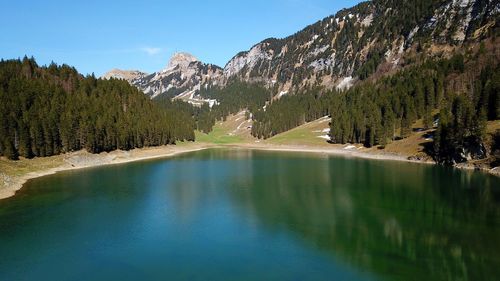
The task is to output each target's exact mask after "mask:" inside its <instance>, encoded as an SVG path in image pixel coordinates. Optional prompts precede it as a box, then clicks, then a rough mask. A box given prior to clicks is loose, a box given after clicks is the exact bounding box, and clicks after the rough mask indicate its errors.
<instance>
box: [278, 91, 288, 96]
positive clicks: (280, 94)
mask: <svg viewBox="0 0 500 281" xmlns="http://www.w3.org/2000/svg"><path fill="white" fill-rule="evenodd" d="M287 94H288V91H281V92H280V93H279V94H278V98H281V97H282V96H284V95H287Z"/></svg>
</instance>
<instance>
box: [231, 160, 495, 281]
mask: <svg viewBox="0 0 500 281" xmlns="http://www.w3.org/2000/svg"><path fill="white" fill-rule="evenodd" d="M257 154H258V157H255V158H256V159H259V160H256V161H253V160H252V163H253V165H254V169H252V170H253V184H252V188H246V189H239V188H233V189H230V191H231V193H232V197H233V199H234V200H235V201H236V202H235V203H234V205H236V206H239V208H240V209H244V211H246V212H248V210H249V211H250V212H251V213H252V214H255V215H256V216H257V218H258V219H259V221H260V222H261V223H262V224H264V225H265V226H266V227H268V228H270V229H275V230H279V229H283V228H286V229H288V230H291V231H293V232H294V233H297V234H299V235H300V236H301V237H302V238H303V239H304V240H305V241H307V242H308V243H309V244H310V245H313V246H314V247H316V248H318V249H321V250H324V251H328V252H330V253H332V254H333V255H335V256H337V257H341V258H342V259H343V260H345V261H348V262H350V263H353V264H356V265H358V266H361V267H363V268H368V269H369V270H370V271H372V272H376V273H378V274H380V275H381V276H383V277H385V278H387V279H394V280H422V279H427V280H429V279H430V280H487V279H491V277H492V276H500V269H499V268H498V264H499V261H500V260H499V254H498V253H499V252H500V243H499V242H500V236H499V234H500V231H499V226H500V225H499V223H500V221H499V219H500V209H499V202H498V201H499V200H498V199H499V190H498V188H499V187H500V185H499V181H498V179H497V178H493V177H488V176H484V175H481V174H478V173H469V172H463V171H457V170H453V169H445V168H439V167H432V166H424V165H413V164H407V163H397V162H373V161H366V160H359V159H343V158H335V157H332V158H327V159H325V158H322V159H318V158H314V157H312V158H311V156H310V155H302V156H300V155H299V156H297V155H295V156H290V155H280V157H275V156H276V155H273V154H266V153H264V152H262V155H261V154H260V153H257ZM231 180H232V181H233V182H231V183H230V185H233V186H238V185H239V184H240V183H239V182H240V179H239V175H236V176H234V177H233V178H231ZM495 184H496V186H495Z"/></svg>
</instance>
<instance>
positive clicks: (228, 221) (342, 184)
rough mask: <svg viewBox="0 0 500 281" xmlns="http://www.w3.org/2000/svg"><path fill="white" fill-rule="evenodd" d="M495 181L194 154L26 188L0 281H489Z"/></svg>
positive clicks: (496, 211)
mask: <svg viewBox="0 0 500 281" xmlns="http://www.w3.org/2000/svg"><path fill="white" fill-rule="evenodd" d="M499 279H500V179H498V178H495V177H492V176H488V175H485V174H481V173H472V172H464V171H457V170H453V169H446V168H442V167H434V166H428V165H418V164H409V163H399V162H390V161H371V160H363V159H349V158H342V157H333V156H321V155H314V154H304V153H280V152H259V151H248V150H206V151H201V152H195V153H189V154H185V155H183V156H179V157H176V158H171V159H165V160H155V161H145V162H137V163H131V164H126V165H119V166H109V167H101V168H93V169H85V170H79V171H69V172H63V173H59V174H56V175H53V176H47V177H43V178H38V179H34V180H31V181H29V182H28V184H27V185H26V186H25V188H23V189H22V190H21V192H20V193H19V194H18V195H16V196H15V197H13V198H10V199H7V200H2V201H0V280H16V281H17V280H499Z"/></svg>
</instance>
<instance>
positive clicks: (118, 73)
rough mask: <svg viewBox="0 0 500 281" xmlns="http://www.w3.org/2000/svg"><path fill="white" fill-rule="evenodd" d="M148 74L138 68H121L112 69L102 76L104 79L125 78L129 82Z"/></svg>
mask: <svg viewBox="0 0 500 281" xmlns="http://www.w3.org/2000/svg"><path fill="white" fill-rule="evenodd" d="M147 75H148V74H147V73H145V72H141V71H138V70H121V69H116V68H115V69H112V70H110V71H108V72H106V74H104V75H103V76H102V78H103V79H111V78H115V79H123V80H126V81H128V82H133V81H134V80H136V79H139V78H142V77H144V76H147Z"/></svg>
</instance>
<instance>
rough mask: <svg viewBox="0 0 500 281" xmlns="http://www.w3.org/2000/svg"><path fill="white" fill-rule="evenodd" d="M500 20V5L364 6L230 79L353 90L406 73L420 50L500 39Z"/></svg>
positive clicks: (267, 44)
mask: <svg viewBox="0 0 500 281" xmlns="http://www.w3.org/2000/svg"><path fill="white" fill-rule="evenodd" d="M499 14H500V4H499V2H498V1H492V0H490V1H488V0H461V1H457V0H440V1H422V0H420V1H394V0H375V1H372V2H364V3H361V4H359V5H357V6H355V7H353V8H351V9H345V10H342V11H340V12H338V13H337V14H336V15H334V16H330V17H327V18H325V19H323V20H321V21H319V22H317V23H315V24H313V25H310V26H308V27H306V28H305V29H304V30H302V31H300V32H298V33H296V34H294V35H292V36H289V37H287V38H284V39H274V38H271V39H266V40H264V41H262V42H260V43H258V44H256V45H255V46H254V47H252V48H251V49H250V50H249V51H246V52H241V53H239V54H238V55H236V56H235V57H234V58H233V59H231V60H230V61H229V62H228V63H227V65H226V66H225V68H224V74H225V76H226V77H227V78H236V79H241V80H244V81H248V82H252V81H262V82H265V83H269V84H276V85H278V88H279V90H278V92H281V91H288V90H300V89H304V88H310V87H313V86H315V85H321V86H324V87H326V88H333V87H334V86H338V85H341V86H343V87H346V86H349V85H350V84H351V83H352V82H353V81H355V80H358V79H365V78H367V77H369V76H370V75H371V74H373V73H374V72H376V71H377V70H379V71H388V70H391V69H392V68H398V67H401V66H402V65H405V64H406V63H408V62H407V61H406V59H407V58H409V55H410V54H411V53H412V52H414V51H415V50H416V49H419V50H418V51H421V49H423V48H426V49H427V50H428V52H429V53H437V52H441V51H443V50H444V51H446V50H448V51H451V50H452V49H453V48H456V47H460V46H461V45H462V44H464V43H465V42H471V41H475V40H480V39H482V38H484V37H487V36H488V35H490V34H491V33H492V32H498V18H499ZM384 64H385V69H381V68H383V67H382V66H383V65H384ZM353 78H354V80H353Z"/></svg>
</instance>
